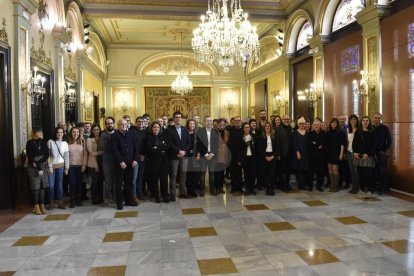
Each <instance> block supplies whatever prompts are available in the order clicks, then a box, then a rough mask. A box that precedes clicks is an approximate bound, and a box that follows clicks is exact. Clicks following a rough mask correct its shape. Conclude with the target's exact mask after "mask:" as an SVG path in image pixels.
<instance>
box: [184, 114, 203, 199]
mask: <svg viewBox="0 0 414 276" xmlns="http://www.w3.org/2000/svg"><path fill="white" fill-rule="evenodd" d="M186 128H187V130H188V134H190V149H189V150H188V153H189V154H188V156H189V158H188V164H187V177H186V186H187V194H188V195H189V196H192V197H197V193H196V190H195V188H196V186H198V185H196V184H198V181H199V178H200V177H199V175H200V173H199V170H200V161H198V160H197V159H196V157H197V139H196V136H197V122H196V121H195V120H194V119H189V120H187V124H186Z"/></svg>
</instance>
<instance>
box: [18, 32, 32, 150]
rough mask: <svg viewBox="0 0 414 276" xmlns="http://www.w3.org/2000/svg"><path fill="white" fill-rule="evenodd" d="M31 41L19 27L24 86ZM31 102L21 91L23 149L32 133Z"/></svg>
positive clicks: (21, 74)
mask: <svg viewBox="0 0 414 276" xmlns="http://www.w3.org/2000/svg"><path fill="white" fill-rule="evenodd" d="M28 47H29V41H28V32H27V30H26V29H25V28H23V27H22V26H20V27H19V83H20V84H23V83H24V82H26V78H27V70H28V69H29V64H28V63H29V56H28V55H29V49H28ZM28 105H29V101H28V95H27V94H26V93H25V92H24V91H21V93H20V115H21V116H20V137H21V139H20V141H21V142H22V143H23V144H22V145H21V147H22V148H25V147H26V144H25V143H26V141H27V140H28V138H29V137H28V133H30V130H29V128H31V126H30V125H29V121H30V120H28V118H29V116H30V114H28V110H29V106H28Z"/></svg>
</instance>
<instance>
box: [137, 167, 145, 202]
mask: <svg viewBox="0 0 414 276" xmlns="http://www.w3.org/2000/svg"><path fill="white" fill-rule="evenodd" d="M138 165H139V166H138V177H137V191H136V193H137V195H138V196H144V190H145V182H146V181H145V177H144V176H145V167H146V161H145V160H144V161H142V162H141V161H139V162H138Z"/></svg>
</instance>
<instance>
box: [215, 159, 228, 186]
mask: <svg viewBox="0 0 414 276" xmlns="http://www.w3.org/2000/svg"><path fill="white" fill-rule="evenodd" d="M225 169H226V164H223V163H216V169H215V172H214V186H215V187H216V192H217V193H219V192H221V191H223V182H224V171H225Z"/></svg>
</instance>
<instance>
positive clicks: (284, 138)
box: [276, 115, 293, 192]
mask: <svg viewBox="0 0 414 276" xmlns="http://www.w3.org/2000/svg"><path fill="white" fill-rule="evenodd" d="M276 141H277V142H276V144H277V145H278V147H279V148H278V152H279V153H280V164H281V168H280V174H281V175H280V178H279V179H280V181H281V184H280V185H281V189H282V191H283V192H288V191H290V190H292V188H291V187H290V185H289V181H290V174H291V163H292V158H293V129H292V127H291V126H290V118H289V115H285V116H283V119H282V125H281V126H280V127H278V128H277V129H276Z"/></svg>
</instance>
